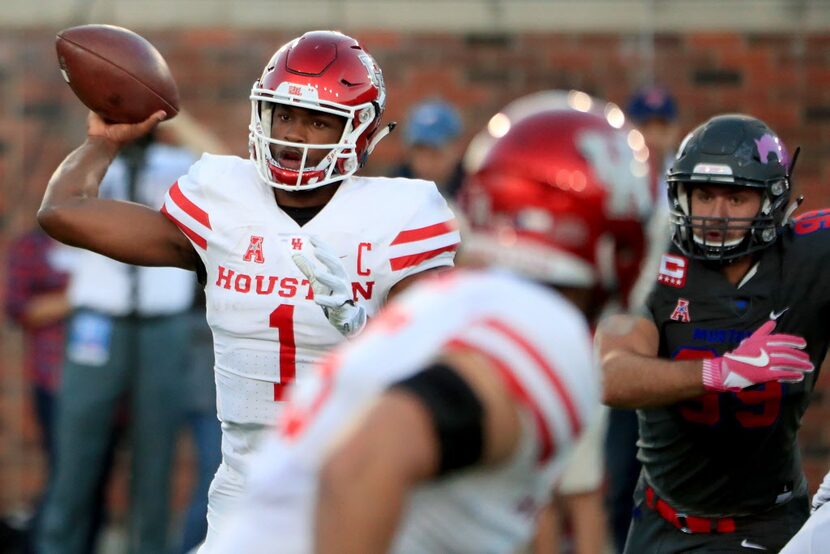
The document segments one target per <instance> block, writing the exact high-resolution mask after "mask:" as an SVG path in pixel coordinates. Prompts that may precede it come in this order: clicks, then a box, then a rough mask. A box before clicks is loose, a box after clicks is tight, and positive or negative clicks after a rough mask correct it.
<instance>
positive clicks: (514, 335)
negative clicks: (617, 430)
mask: <svg viewBox="0 0 830 554" xmlns="http://www.w3.org/2000/svg"><path fill="white" fill-rule="evenodd" d="M483 323H484V325H485V326H486V327H489V328H490V329H493V330H494V331H496V332H497V333H499V334H501V335H503V336H504V337H506V338H507V339H509V340H510V341H511V342H513V343H514V344H515V345H516V346H518V347H519V349H520V350H521V351H522V352H524V353H525V354H526V355H527V356H528V357H529V358H530V359H531V360H533V362H534V363H535V364H536V365H537V366H538V367H539V368H540V369H541V370H542V374H543V375H544V376H545V378H546V379H547V381H548V382H549V383H550V384H551V385H552V386H553V388H554V390H555V391H556V395H557V396H558V397H559V399H560V400H561V401H562V404H563V405H564V406H565V413H566V414H567V416H568V424H569V425H570V430H571V433H572V434H573V435H574V436H575V435H576V434H577V433H579V431H580V429H581V427H582V422H581V421H580V417H579V415H578V413H577V409H576V406H575V405H574V401H573V399H572V398H571V395H570V393H569V392H568V390H567V388H566V387H565V385H564V384H563V383H562V380H561V379H560V378H559V375H558V374H557V372H556V371H555V369H554V368H553V367H552V366H551V365H550V363H548V361H547V360H546V359H545V358H544V357H543V356H542V355H541V354H540V353H539V351H538V350H537V349H536V348H534V346H533V345H532V344H531V343H530V341H528V340H527V339H526V338H524V337H523V336H522V335H521V334H519V333H518V332H517V331H516V330H515V329H513V328H511V327H509V326H507V325H505V324H504V323H503V322H501V321H499V320H496V319H487V320H485V321H484V322H483Z"/></svg>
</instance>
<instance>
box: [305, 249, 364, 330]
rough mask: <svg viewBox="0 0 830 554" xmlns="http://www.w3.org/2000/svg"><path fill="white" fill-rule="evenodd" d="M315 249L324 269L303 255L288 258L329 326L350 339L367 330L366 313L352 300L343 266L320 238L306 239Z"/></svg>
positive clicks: (349, 281) (349, 282) (347, 275)
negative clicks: (305, 283) (310, 292)
mask: <svg viewBox="0 0 830 554" xmlns="http://www.w3.org/2000/svg"><path fill="white" fill-rule="evenodd" d="M309 239H310V240H311V244H312V245H313V246H314V257H315V258H317V260H319V261H320V263H321V264H323V266H325V268H326V269H318V268H316V267H315V264H313V263H312V262H311V261H310V260H309V259H308V258H306V257H305V256H304V255H303V254H300V253H297V254H294V255H292V256H291V259H293V260H294V263H295V264H296V265H297V267H298V268H300V271H302V272H303V275H305V276H306V278H307V279H308V281H309V283H311V289H312V290H313V291H314V302H316V303H317V304H318V305H319V306H320V307H321V308H323V313H324V314H325V316H326V317H327V318H328V320H329V322H330V323H331V324H332V325H334V327H335V328H336V329H337V330H338V331H340V332H341V333H342V334H343V335H344V336H346V337H351V336H353V335H356V334H357V333H359V332H360V331H362V330H363V327H365V326H366V309H365V308H364V307H363V306H359V305H356V304H355V303H354V300H352V283H351V280H350V279H349V274H348V273H346V268H345V267H343V263H342V262H341V261H340V259H339V258H338V257H337V255H336V254H334V253H333V252H332V251H331V250H330V249H329V248H328V247H327V246H326V245H325V244H324V243H323V242H322V241H321V240H320V239H319V238H316V237H309Z"/></svg>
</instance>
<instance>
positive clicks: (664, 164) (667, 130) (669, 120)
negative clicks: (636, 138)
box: [628, 86, 680, 198]
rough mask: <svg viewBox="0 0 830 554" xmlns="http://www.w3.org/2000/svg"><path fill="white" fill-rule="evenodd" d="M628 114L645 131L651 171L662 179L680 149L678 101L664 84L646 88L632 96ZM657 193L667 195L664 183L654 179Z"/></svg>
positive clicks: (644, 136) (644, 135)
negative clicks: (678, 142) (678, 146)
mask: <svg viewBox="0 0 830 554" xmlns="http://www.w3.org/2000/svg"><path fill="white" fill-rule="evenodd" d="M628 117H629V118H631V120H632V122H633V123H634V125H635V126H636V127H637V128H638V129H639V130H640V132H642V133H643V138H645V141H646V146H647V147H648V150H649V154H650V155H649V161H650V162H651V166H652V167H651V169H652V170H653V171H652V173H651V174H652V175H654V176H655V179H658V180H661V179H662V178H663V177H662V176H663V175H665V173H666V169H667V168H668V167H669V166H670V165H671V159H672V157H673V155H674V151H675V150H676V149H677V140H678V138H679V132H680V129H679V127H678V125H677V102H676V101H675V99H674V97H673V96H672V95H671V93H670V92H669V91H668V90H667V89H666V88H664V87H661V86H649V87H645V88H642V89H640V90H638V91H637V92H636V93H634V95H633V96H632V97H631V98H630V99H629V101H628ZM658 184H659V185H663V186H658ZM655 193H656V194H657V195H658V196H659V197H661V198H662V197H663V196H665V186H664V183H659V181H658V182H655ZM660 195H662V196H660Z"/></svg>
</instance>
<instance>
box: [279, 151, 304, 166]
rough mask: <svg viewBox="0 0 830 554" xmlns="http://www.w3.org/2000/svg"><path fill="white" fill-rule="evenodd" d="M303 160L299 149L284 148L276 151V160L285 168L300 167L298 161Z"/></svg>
mask: <svg viewBox="0 0 830 554" xmlns="http://www.w3.org/2000/svg"><path fill="white" fill-rule="evenodd" d="M302 160H303V153H302V152H300V151H299V150H294V149H288V148H286V149H284V150H280V151H279V152H277V155H276V161H277V163H278V164H279V165H280V166H282V167H284V168H285V169H294V170H298V169H300V162H302Z"/></svg>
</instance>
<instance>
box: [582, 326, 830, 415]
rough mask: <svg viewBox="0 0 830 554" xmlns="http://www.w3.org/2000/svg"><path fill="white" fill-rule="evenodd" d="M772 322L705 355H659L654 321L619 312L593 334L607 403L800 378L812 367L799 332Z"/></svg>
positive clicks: (653, 400)
mask: <svg viewBox="0 0 830 554" xmlns="http://www.w3.org/2000/svg"><path fill="white" fill-rule="evenodd" d="M774 329H775V322H774V321H768V322H766V323H764V324H763V325H762V326H761V327H759V328H758V329H757V330H756V331H755V332H754V333H752V335H750V336H749V337H748V338H746V339H744V340H743V341H742V342H741V343H740V344H739V345H738V346H737V347H736V348H735V349H733V350H731V351H730V352H727V353H725V354H724V355H723V356H718V357H716V358H711V359H707V360H703V361H701V360H684V361H673V360H666V359H662V358H659V357H657V348H658V344H659V336H658V331H657V327H656V326H655V325H654V322H653V321H651V320H649V319H646V318H643V317H639V318H634V317H631V316H626V315H615V316H611V317H609V318H606V319H605V320H603V321H602V322H601V323H600V325H599V328H598V329H597V333H596V337H595V345H596V350H597V352H598V354H599V358H600V363H601V365H602V371H603V402H604V403H605V404H607V405H609V406H613V407H617V408H649V407H655V406H665V405H668V404H674V403H675V402H679V401H681V400H687V399H690V398H695V397H697V396H700V395H701V394H703V393H705V392H708V391H712V392H723V391H740V390H743V389H745V388H747V387H751V386H753V385H756V384H758V383H766V382H769V381H780V382H797V381H800V380H802V379H803V378H804V374H805V373H809V372H811V371H812V370H813V364H812V363H811V362H810V358H809V356H808V355H807V353H806V352H804V348H805V347H806V342H805V341H804V339H803V338H801V337H796V336H793V335H785V334H777V333H773V332H772V331H773V330H774Z"/></svg>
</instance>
